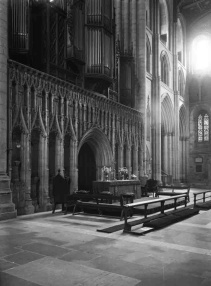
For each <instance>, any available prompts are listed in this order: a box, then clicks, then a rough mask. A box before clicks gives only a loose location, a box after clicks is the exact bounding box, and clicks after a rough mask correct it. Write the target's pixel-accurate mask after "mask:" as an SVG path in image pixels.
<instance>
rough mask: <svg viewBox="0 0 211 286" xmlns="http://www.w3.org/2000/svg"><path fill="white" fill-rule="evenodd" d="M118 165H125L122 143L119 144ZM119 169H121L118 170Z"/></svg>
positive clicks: (120, 166)
mask: <svg viewBox="0 0 211 286" xmlns="http://www.w3.org/2000/svg"><path fill="white" fill-rule="evenodd" d="M118 167H119V168H122V167H124V166H123V146H122V145H120V144H119V145H118ZM117 171H119V170H117Z"/></svg>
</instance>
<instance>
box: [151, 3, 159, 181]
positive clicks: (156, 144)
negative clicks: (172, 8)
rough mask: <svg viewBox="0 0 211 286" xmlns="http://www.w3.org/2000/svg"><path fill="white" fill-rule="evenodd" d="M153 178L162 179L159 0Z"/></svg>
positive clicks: (156, 12) (156, 7) (155, 40)
mask: <svg viewBox="0 0 211 286" xmlns="http://www.w3.org/2000/svg"><path fill="white" fill-rule="evenodd" d="M153 9H154V13H153V15H154V21H153V22H154V28H153V30H154V34H153V45H152V50H153V80H152V178H153V179H156V180H158V181H161V96H160V57H159V41H160V34H159V1H158V0H155V1H153Z"/></svg>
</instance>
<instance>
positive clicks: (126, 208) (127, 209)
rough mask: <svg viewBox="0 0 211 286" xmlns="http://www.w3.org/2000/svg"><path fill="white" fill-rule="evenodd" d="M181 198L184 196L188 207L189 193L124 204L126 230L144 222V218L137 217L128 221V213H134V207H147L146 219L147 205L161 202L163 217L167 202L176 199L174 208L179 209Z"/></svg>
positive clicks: (128, 230)
mask: <svg viewBox="0 0 211 286" xmlns="http://www.w3.org/2000/svg"><path fill="white" fill-rule="evenodd" d="M180 198H184V203H185V207H186V206H187V201H188V194H182V195H176V196H173V197H171V198H160V199H154V200H147V201H140V202H136V203H131V204H126V205H124V206H123V215H124V220H125V225H124V231H126V232H130V231H131V227H132V226H136V225H139V224H142V223H143V218H141V219H136V220H133V221H131V222H130V221H128V214H129V213H131V212H132V213H133V208H135V207H140V206H144V208H145V219H146V218H147V207H148V205H150V204H154V203H160V204H161V214H160V215H159V216H160V217H162V216H164V212H165V209H164V205H165V202H166V201H169V200H174V209H175V210H176V209H177V200H178V199H180ZM149 219H150V218H149Z"/></svg>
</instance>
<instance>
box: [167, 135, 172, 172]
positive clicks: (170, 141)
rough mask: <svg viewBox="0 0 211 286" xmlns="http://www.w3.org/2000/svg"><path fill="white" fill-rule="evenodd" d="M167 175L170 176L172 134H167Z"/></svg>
mask: <svg viewBox="0 0 211 286" xmlns="http://www.w3.org/2000/svg"><path fill="white" fill-rule="evenodd" d="M168 174H169V175H172V134H171V133H169V134H168Z"/></svg>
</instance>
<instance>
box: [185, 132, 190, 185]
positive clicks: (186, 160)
mask: <svg viewBox="0 0 211 286" xmlns="http://www.w3.org/2000/svg"><path fill="white" fill-rule="evenodd" d="M189 149H190V142H189V139H188V138H185V180H186V181H188V175H189V174H188V171H189V170H188V168H189V152H190V150H189Z"/></svg>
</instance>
